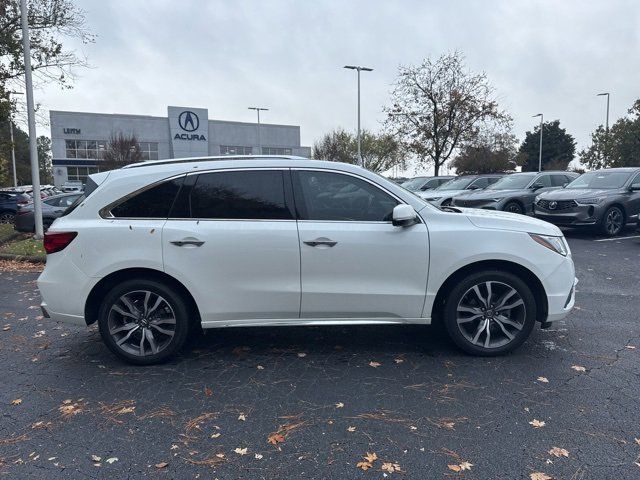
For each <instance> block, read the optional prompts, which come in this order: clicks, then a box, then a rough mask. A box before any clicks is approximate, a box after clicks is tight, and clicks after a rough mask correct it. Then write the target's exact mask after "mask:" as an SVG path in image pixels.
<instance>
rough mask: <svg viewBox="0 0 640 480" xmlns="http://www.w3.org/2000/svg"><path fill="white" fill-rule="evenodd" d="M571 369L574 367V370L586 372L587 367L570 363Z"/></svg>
mask: <svg viewBox="0 0 640 480" xmlns="http://www.w3.org/2000/svg"><path fill="white" fill-rule="evenodd" d="M571 368H572V369H574V370H575V371H576V372H586V371H587V369H586V368H584V367H582V366H580V365H572V366H571Z"/></svg>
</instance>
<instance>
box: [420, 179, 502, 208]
mask: <svg viewBox="0 0 640 480" xmlns="http://www.w3.org/2000/svg"><path fill="white" fill-rule="evenodd" d="M502 177H504V174H503V173H492V174H486V175H462V176H460V177H458V178H454V179H453V180H449V181H448V182H446V183H443V184H442V185H440V186H439V187H438V188H434V189H433V190H427V191H426V192H416V194H417V195H418V196H419V197H421V198H424V199H425V200H426V201H427V202H429V203H431V204H433V205H435V206H437V207H441V206H442V207H444V206H446V205H451V201H452V200H453V198H454V197H457V196H458V195H462V194H465V193H469V192H472V191H474V190H483V189H485V188H487V187H488V186H489V185H493V184H494V183H496V182H497V181H498V180H500V179H501V178H502Z"/></svg>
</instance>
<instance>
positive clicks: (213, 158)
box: [122, 155, 309, 168]
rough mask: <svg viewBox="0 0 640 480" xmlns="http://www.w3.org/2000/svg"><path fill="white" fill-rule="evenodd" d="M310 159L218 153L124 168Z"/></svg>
mask: <svg viewBox="0 0 640 480" xmlns="http://www.w3.org/2000/svg"><path fill="white" fill-rule="evenodd" d="M254 159H265V160H275V159H284V160H309V159H308V158H305V157H298V156H295V155H218V156H211V157H189V158H168V159H166V160H148V161H146V162H139V163H132V164H129V165H125V166H124V167H122V168H140V167H153V166H156V165H171V164H174V163H195V162H216V161H224V160H254Z"/></svg>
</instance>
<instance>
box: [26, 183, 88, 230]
mask: <svg viewBox="0 0 640 480" xmlns="http://www.w3.org/2000/svg"><path fill="white" fill-rule="evenodd" d="M80 196H82V193H80V192H77V193H63V194H61V195H54V196H51V197H47V198H45V199H44V200H42V225H43V227H44V229H45V230H47V229H48V228H49V226H51V224H52V223H53V221H54V220H55V219H56V218H58V217H59V216H61V215H62V214H63V213H64V211H65V210H66V209H67V208H69V207H70V206H71V205H72V204H73V202H75V201H76V200H77V199H78V197H80ZM14 229H15V230H17V231H18V232H33V231H35V219H34V210H33V203H32V202H30V203H28V204H26V205H20V206H18V211H17V212H16V217H15V223H14Z"/></svg>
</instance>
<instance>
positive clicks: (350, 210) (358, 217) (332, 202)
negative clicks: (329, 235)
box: [294, 170, 399, 222]
mask: <svg viewBox="0 0 640 480" xmlns="http://www.w3.org/2000/svg"><path fill="white" fill-rule="evenodd" d="M295 177H296V181H295V183H294V189H295V195H296V207H298V209H299V210H300V211H299V212H298V213H299V215H300V218H301V219H302V220H334V221H336V220H337V221H353V222H388V221H391V219H392V216H393V208H394V207H395V206H396V205H398V203H399V202H398V201H397V200H396V199H395V198H393V197H391V196H390V195H388V194H387V193H385V192H383V191H382V190H381V189H380V188H378V187H376V186H374V185H372V184H370V183H369V182H366V181H364V180H361V179H359V178H356V177H352V176H351V175H343V174H340V173H331V172H315V171H306V170H301V171H298V172H296V173H295Z"/></svg>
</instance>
